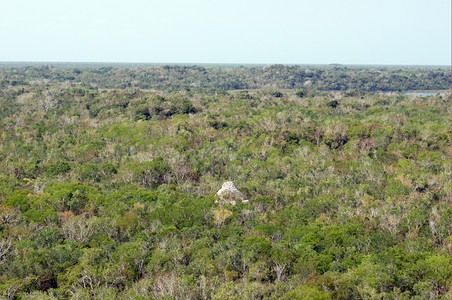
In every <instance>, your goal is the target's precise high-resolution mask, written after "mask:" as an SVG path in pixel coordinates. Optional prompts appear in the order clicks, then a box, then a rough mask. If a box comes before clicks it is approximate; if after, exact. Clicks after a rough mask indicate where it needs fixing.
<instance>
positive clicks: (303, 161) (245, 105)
mask: <svg viewBox="0 0 452 300" xmlns="http://www.w3.org/2000/svg"><path fill="white" fill-rule="evenodd" d="M19 71H20V70H19ZM19 71H18V72H19ZM2 72H3V78H2V79H3V81H2V82H3V83H2V89H1V92H0V104H1V107H0V203H1V204H0V297H2V298H5V299H69V298H72V299H136V300H144V299H438V298H439V299H449V297H450V282H451V268H450V265H451V264H450V250H451V249H450V245H451V240H450V224H451V223H450V220H451V214H450V189H451V185H450V134H451V132H450V92H449V91H446V92H445V93H444V94H437V95H431V96H426V97H423V96H417V95H406V94H404V93H382V92H365V91H360V90H357V89H355V90H344V91H320V90H319V89H314V88H312V89H311V88H309V86H308V87H307V88H306V89H283V88H279V89H278V88H277V87H263V88H259V89H254V90H231V91H225V90H224V89H219V90H216V91H212V90H208V91H202V90H190V89H182V90H180V91H170V90H167V89H154V90H149V89H146V90H144V89H141V88H139V87H129V88H124V89H117V88H108V89H105V88H104V89H102V88H101V87H99V86H97V85H93V84H87V83H84V82H78V83H77V82H73V79H71V80H60V81H58V80H55V79H49V78H45V76H44V77H43V78H42V80H36V78H34V77H33V78H32V79H33V80H31V81H22V82H18V81H16V82H15V83H14V84H13V82H12V81H11V80H9V79H8V76H10V77H11V76H14V74H13V73H12V71H11V70H6V71H5V70H2ZM22 72H23V74H25V75H23V77H24V78H27V76H29V75H27V74H26V72H25V71H23V70H22ZM78 72H81V73H82V75H83V71H80V70H78V69H77V70H74V74H76V75H78V74H80V73H78ZM0 73H1V72H0ZM5 74H6V75H5ZM16 75H17V74H16ZM250 76H251V75H250ZM356 76H358V77H359V74H358V73H357V74H356ZM35 77H36V76H35ZM449 78H450V75H449ZM224 181H234V182H235V184H236V185H237V187H238V188H239V190H240V191H241V192H242V193H243V194H244V195H245V196H246V197H247V199H249V200H250V201H249V203H243V204H242V203H240V204H237V205H235V206H232V205H221V203H217V202H216V201H215V200H216V198H215V192H216V191H217V190H218V189H219V188H220V187H221V185H222V183H223V182H224Z"/></svg>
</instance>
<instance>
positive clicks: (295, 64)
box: [0, 61, 451, 68]
mask: <svg viewBox="0 0 452 300" xmlns="http://www.w3.org/2000/svg"><path fill="white" fill-rule="evenodd" d="M89 64H95V65H107V66H112V65H136V66H139V65H149V66H166V65H170V66H178V65H179V66H274V65H282V66H333V67H334V66H344V67H449V68H450V67H451V65H434V64H433V65H428V64H345V63H321V64H320V63H201V62H199V63H193V62H101V61H0V66H4V65H25V66H26V65H89Z"/></svg>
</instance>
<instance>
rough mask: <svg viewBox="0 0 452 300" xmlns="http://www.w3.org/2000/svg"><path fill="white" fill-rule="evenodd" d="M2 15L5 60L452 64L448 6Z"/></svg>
mask: <svg viewBox="0 0 452 300" xmlns="http://www.w3.org/2000/svg"><path fill="white" fill-rule="evenodd" d="M0 9H1V10H2V11H3V12H6V13H5V14H4V16H3V17H2V19H0V26H2V28H8V30H3V31H1V32H0V39H1V40H2V44H3V45H2V47H1V48H0V61H9V62H53V63H59V62H70V63H73V62H80V63H82V62H86V63H138V64H144V63H151V64H191V65H193V64H197V65H199V64H238V65H243V64H249V65H251V64H258V65H268V64H286V65H319V64H321V65H329V64H341V65H401V66H402V65H419V66H449V65H450V64H451V63H450V36H451V26H450V2H449V1H443V0H432V1H421V0H413V1H409V0H400V1H389V0H382V1H378V2H377V1H373V2H370V1H360V0H346V1H342V2H337V1H333V0H323V1H317V2H312V1H306V0H303V1H295V0H286V1H282V2H279V3H275V2H274V1H270V0H263V1H255V0H242V1H238V0H232V1H216V2H212V1H207V0H193V1H182V0H170V1H165V2H163V1H145V0H130V1H128V2H127V4H124V3H123V2H120V1H106V0H99V1H95V2H88V1H87V0H80V1H77V2H75V1H57V0H43V1H39V2H37V1H31V0H17V1H5V2H4V3H0Z"/></svg>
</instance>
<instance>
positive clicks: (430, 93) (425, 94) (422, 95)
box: [405, 92, 445, 97]
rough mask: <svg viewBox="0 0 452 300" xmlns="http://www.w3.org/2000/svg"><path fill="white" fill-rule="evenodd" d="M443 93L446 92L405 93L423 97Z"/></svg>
mask: <svg viewBox="0 0 452 300" xmlns="http://www.w3.org/2000/svg"><path fill="white" fill-rule="evenodd" d="M438 94H440V95H443V94H445V93H444V92H406V93H405V95H416V96H421V97H427V96H434V95H438Z"/></svg>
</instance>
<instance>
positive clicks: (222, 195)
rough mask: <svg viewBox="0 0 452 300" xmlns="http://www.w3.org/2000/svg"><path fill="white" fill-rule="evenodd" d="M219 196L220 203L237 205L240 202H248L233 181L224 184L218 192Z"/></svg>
mask: <svg viewBox="0 0 452 300" xmlns="http://www.w3.org/2000/svg"><path fill="white" fill-rule="evenodd" d="M217 195H218V196H219V202H220V203H223V204H232V205H235V204H236V203H237V202H238V201H241V202H245V203H246V202H248V200H246V199H245V196H244V195H243V194H242V192H240V191H239V190H238V189H237V187H236V186H235V184H234V182H232V181H226V182H225V183H223V185H222V186H221V189H219V190H218V192H217Z"/></svg>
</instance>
